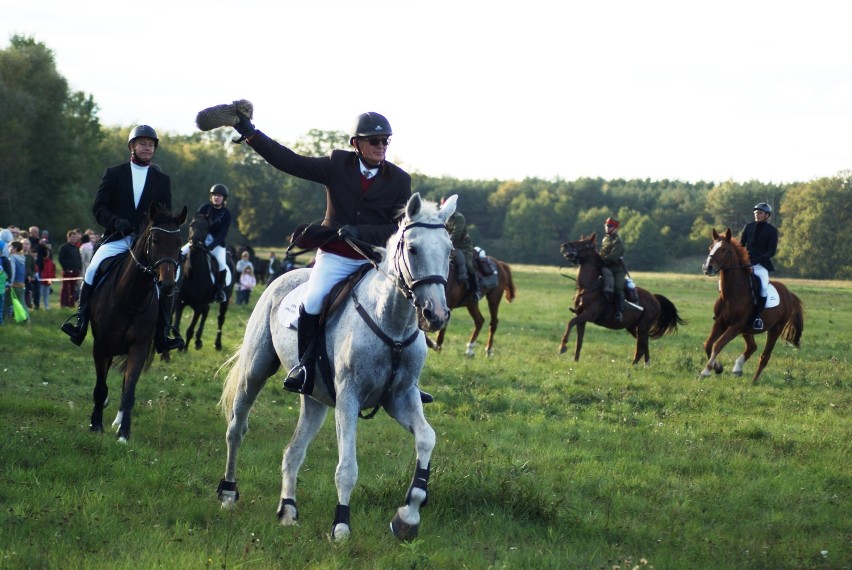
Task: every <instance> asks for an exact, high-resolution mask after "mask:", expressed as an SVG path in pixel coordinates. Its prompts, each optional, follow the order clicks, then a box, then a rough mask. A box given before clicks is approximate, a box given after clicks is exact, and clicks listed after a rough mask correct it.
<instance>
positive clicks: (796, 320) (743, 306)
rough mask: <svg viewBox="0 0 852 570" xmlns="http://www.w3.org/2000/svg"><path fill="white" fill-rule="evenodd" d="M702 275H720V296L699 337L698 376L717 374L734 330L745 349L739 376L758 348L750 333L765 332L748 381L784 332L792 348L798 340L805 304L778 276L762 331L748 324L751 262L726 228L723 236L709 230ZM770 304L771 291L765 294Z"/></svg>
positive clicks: (738, 366)
mask: <svg viewBox="0 0 852 570" xmlns="http://www.w3.org/2000/svg"><path fill="white" fill-rule="evenodd" d="M701 269H702V270H703V271H704V274H705V275H709V276H714V275H719V276H720V278H719V279H720V284H719V298H718V299H716V304H715V305H714V306H713V315H714V316H713V319H714V320H713V328H712V329H711V330H710V336H708V337H707V340H706V341H704V351H705V352H706V353H707V358H709V360H708V361H707V366H705V367H704V370H702V371H701V376H710V374H711V372H712V371H715V372H716V374H721V372H722V365H721V364H720V363H719V362H718V361H717V360H716V359H717V358H718V357H719V353H720V352H722V349H723V348H724V347H725V345H726V344H728V343H729V342H730V341H732V340H733V339H734V338H735V337H736V336H737V335H743V338H744V339H745V352H743V353H742V354H741V355H740V357H739V358H737V360H736V361H735V362H734V369H733V374H734V375H735V376H741V375H742V373H743V365H744V364H745V362H746V360H748V359H749V357H750V356H751V355H752V354H754V352H755V351H756V350H757V344H755V342H754V335H756V334H760V333H762V332H766V346H764V347H763V353H762V354H761V355H760V359H759V362H758V365H757V372H755V374H754V378H752V379H751V381H752V383H754V384H756V383H757V379H758V378H760V374H761V372H763V369H764V368H766V365H767V364H769V358H770V356H771V355H772V349H773V348H774V347H775V343H776V342H777V341H778V337H780V336H783V337H784V340H786V341H787V342H789V343H791V344H793V346H795V347H796V348H798V347H799V343H800V341H801V339H802V331H803V330H804V324H805V319H804V308H803V306H802V301H801V300H800V299H799V298H798V297H796V295H794V294H793V293H791V292H790V290H789V289H787V287H785V286H784V284H782V283H780V282H779V281H770V282H769V283H770V284H771V285H773V286H774V287H775V289H776V290H777V291H778V299H779V301H780V303H779V304H778V305H777V306H775V307H771V308H767V309H764V311H763V314H762V319H763V323H764V327H763V330H762V331H755V330H754V329H753V328H752V323H753V319H754V307H753V306H752V284H751V276H752V272H751V263H750V262H749V258H748V252H747V251H746V249H745V248H744V247H743V246H742V245H740V243H739V241H737V240H736V238H732V237H731V228H728V230H727V231H726V232H725V234H724V235H719V234H718V233H717V232H716V230H715V228H714V229H713V243H712V244H711V245H710V254H709V255H708V256H707V260H706V261H705V262H704V265H703V266H702V267H701ZM770 303H771V296H770Z"/></svg>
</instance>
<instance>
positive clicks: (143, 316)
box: [89, 204, 186, 443]
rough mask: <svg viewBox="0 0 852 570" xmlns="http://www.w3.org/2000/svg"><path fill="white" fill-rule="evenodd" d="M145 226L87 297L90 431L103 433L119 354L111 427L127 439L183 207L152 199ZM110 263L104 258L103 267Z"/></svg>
mask: <svg viewBox="0 0 852 570" xmlns="http://www.w3.org/2000/svg"><path fill="white" fill-rule="evenodd" d="M148 220H149V221H148V225H147V227H146V228H145V231H143V232H142V234H141V235H140V236H139V237H138V238H137V239H136V241H135V242H134V244H133V246H132V247H131V249H130V251H129V253H128V254H127V255H126V256H125V257H116V258H114V259H115V261H114V262H113V263H112V264H111V267H110V268H108V269H106V275H105V276H104V277H103V279H102V280H101V281H99V282H98V283H97V284H96V286H95V290H94V291H93V292H92V297H91V299H90V300H89V315H90V318H91V323H92V338H93V340H94V346H93V347H92V356H93V358H94V360H95V372H96V374H97V383H96V384H95V390H94V394H93V400H94V409H93V411H92V422H91V426H90V428H91V430H92V431H99V432H102V431H103V430H104V425H103V412H104V406H105V403H106V401H107V395H108V393H109V389H108V387H107V373H108V372H109V369H110V367H111V366H112V364H113V360H114V359H115V358H116V357H118V369H119V370H120V371H121V372H123V375H124V381H123V383H122V390H121V406H120V408H119V410H118V415H116V418H115V421H114V422H113V426H118V431H117V433H116V435H117V436H118V439H119V441H120V442H122V443H126V442H127V440H128V439H130V414H131V411H132V410H133V404H134V403H135V401H136V383H137V381H138V380H139V375H140V374H141V373H142V371H143V370H144V369H146V368H147V367H148V366H149V365H150V364H151V360H152V359H153V356H154V349H153V340H154V332H155V330H156V327H157V318H158V316H159V297H158V295H172V294H173V293H174V289H175V274H176V273H177V266H178V255H179V253H180V246H181V238H180V226H181V225H182V224H183V223H184V221H185V220H186V207H184V208H183V210H181V212H180V213H179V214H177V215H174V214H172V213H171V212H169V211H168V210H165V209H160V208H158V206H157V205H156V204H152V205H151V208H150V209H149V212H148ZM108 263H110V262H109V261H106V262H105V263H104V264H103V265H102V267H105V266H107V264H108Z"/></svg>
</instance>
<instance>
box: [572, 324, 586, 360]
mask: <svg viewBox="0 0 852 570" xmlns="http://www.w3.org/2000/svg"><path fill="white" fill-rule="evenodd" d="M585 335H586V321H577V348H576V349H575V350H574V362H580V351H581V350H583V337H584V336H585Z"/></svg>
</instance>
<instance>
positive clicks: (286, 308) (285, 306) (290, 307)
mask: <svg viewBox="0 0 852 570" xmlns="http://www.w3.org/2000/svg"><path fill="white" fill-rule="evenodd" d="M307 290H308V282H307V281H305V282H304V283H302V284H301V285H299V286H298V287H296V288H295V289H293V290H292V291H290V292H289V293H287V296H286V297H284V300H283V301H281V304H280V305H278V320H279V321H281V324H282V325H284V326H285V327H290V328H291V329H294V330H295V329H297V328H298V327H297V326H296V323H297V322H298V320H299V307H300V306H301V304H302V299H303V298H304V297H305V293H306V292H307Z"/></svg>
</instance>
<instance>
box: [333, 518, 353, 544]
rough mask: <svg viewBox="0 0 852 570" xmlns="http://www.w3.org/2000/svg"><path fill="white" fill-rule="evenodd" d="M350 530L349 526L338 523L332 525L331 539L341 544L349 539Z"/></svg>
mask: <svg viewBox="0 0 852 570" xmlns="http://www.w3.org/2000/svg"><path fill="white" fill-rule="evenodd" d="M351 532H352V531H351V529H350V528H349V525H348V524H346V523H338V524H336V525H334V528H333V529H331V538H332V540H334V541H335V542H341V541H344V540H346V539H348V538H349V535H350V534H351Z"/></svg>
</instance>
